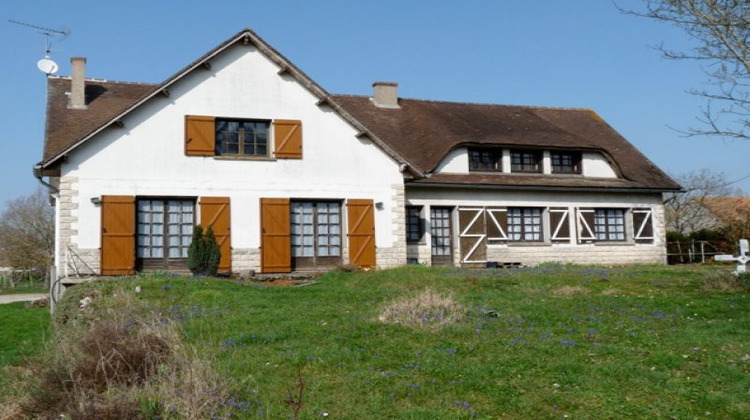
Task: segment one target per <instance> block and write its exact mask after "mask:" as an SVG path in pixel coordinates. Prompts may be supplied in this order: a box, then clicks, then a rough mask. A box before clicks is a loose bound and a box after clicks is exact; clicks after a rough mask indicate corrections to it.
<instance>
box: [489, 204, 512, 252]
mask: <svg viewBox="0 0 750 420" xmlns="http://www.w3.org/2000/svg"><path fill="white" fill-rule="evenodd" d="M507 231H508V209H506V208H490V209H487V242H488V243H490V244H498V243H503V242H505V241H507V240H508V235H506V233H505V232H507Z"/></svg>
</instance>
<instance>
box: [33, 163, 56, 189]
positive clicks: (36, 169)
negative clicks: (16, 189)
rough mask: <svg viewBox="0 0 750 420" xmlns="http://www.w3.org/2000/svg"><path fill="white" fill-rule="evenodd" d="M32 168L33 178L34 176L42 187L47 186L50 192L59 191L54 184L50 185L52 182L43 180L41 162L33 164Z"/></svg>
mask: <svg viewBox="0 0 750 420" xmlns="http://www.w3.org/2000/svg"><path fill="white" fill-rule="evenodd" d="M32 170H33V172H34V178H36V179H37V180H38V181H39V183H40V184H42V185H44V187H45V188H47V189H48V190H49V191H50V193H52V194H57V193H59V192H60V190H59V189H57V188H55V187H54V186H52V184H50V183H48V182H47V181H45V180H44V176H43V175H42V164H41V163H37V164H35V165H34V166H33V167H32Z"/></svg>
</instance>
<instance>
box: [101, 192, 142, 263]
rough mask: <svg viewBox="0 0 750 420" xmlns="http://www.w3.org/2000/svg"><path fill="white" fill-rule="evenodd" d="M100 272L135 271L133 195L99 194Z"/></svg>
mask: <svg viewBox="0 0 750 420" xmlns="http://www.w3.org/2000/svg"><path fill="white" fill-rule="evenodd" d="M101 273H102V275H103V276H117V275H129V274H135V197H133V196H123V195H105V196H103V197H102V248H101Z"/></svg>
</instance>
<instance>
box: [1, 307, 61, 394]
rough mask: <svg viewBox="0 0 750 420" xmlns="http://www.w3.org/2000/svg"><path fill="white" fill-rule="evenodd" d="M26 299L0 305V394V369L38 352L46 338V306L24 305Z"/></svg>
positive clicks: (4, 383) (4, 376)
mask: <svg viewBox="0 0 750 420" xmlns="http://www.w3.org/2000/svg"><path fill="white" fill-rule="evenodd" d="M25 304H26V302H16V303H8V304H4V305H0V396H2V395H4V394H5V391H3V390H4V389H5V388H6V381H7V379H8V378H7V376H6V375H5V374H4V372H3V369H4V368H5V367H7V366H11V365H17V364H19V363H21V362H22V361H23V360H24V359H25V358H26V357H28V356H32V355H35V354H37V353H39V352H40V350H41V347H42V346H43V345H44V341H45V339H46V338H47V337H48V329H49V321H50V317H49V309H47V308H29V309H27V308H24V307H23V306H24V305H25Z"/></svg>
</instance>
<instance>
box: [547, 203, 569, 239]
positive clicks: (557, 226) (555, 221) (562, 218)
mask: <svg viewBox="0 0 750 420" xmlns="http://www.w3.org/2000/svg"><path fill="white" fill-rule="evenodd" d="M549 225H550V239H551V240H552V242H567V241H569V240H570V210H569V209H567V208H564V207H561V208H554V207H553V208H550V209H549Z"/></svg>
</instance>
